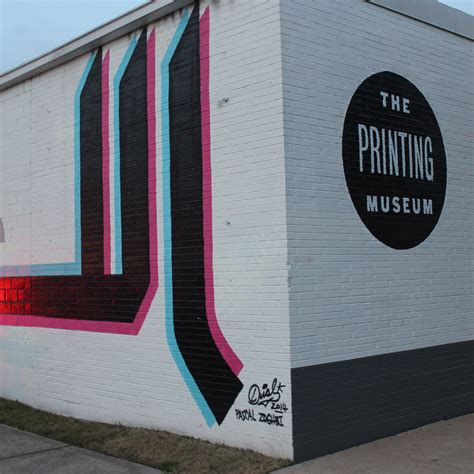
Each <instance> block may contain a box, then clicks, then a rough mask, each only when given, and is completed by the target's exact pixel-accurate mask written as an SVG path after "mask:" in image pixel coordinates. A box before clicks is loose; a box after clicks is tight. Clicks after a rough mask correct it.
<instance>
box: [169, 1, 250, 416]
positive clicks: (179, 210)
mask: <svg viewBox="0 0 474 474" xmlns="http://www.w3.org/2000/svg"><path fill="white" fill-rule="evenodd" d="M169 75H170V89H169V107H170V110H169V115H170V160H171V161H170V183H171V221H172V223H171V229H172V265H173V309H174V315H173V316H174V328H175V335H176V341H177V343H178V347H179V349H180V351H181V354H182V356H183V358H184V361H185V363H186V365H187V367H188V369H189V371H190V372H191V374H192V376H193V378H194V379H195V381H196V384H197V386H198V387H199V390H200V391H201V393H202V394H203V396H204V398H205V400H206V402H207V403H208V405H209V408H210V409H211V411H212V412H213V414H214V416H215V418H216V420H217V422H218V423H221V422H222V421H223V419H224V417H225V416H226V414H227V412H228V411H229V409H230V408H231V406H232V404H233V403H234V400H235V398H236V397H237V395H238V394H239V392H240V390H241V389H242V383H241V382H240V380H239V379H238V377H237V376H236V375H235V374H234V373H233V372H232V370H231V369H230V367H229V366H228V365H227V362H226V361H225V360H224V358H223V357H222V355H221V353H220V352H219V349H218V348H217V347H216V344H215V342H214V340H213V338H212V334H211V331H210V329H209V325H208V321H207V314H206V294H205V282H204V232H203V198H202V146H201V105H200V58H199V8H198V7H195V8H194V11H193V13H192V14H191V17H190V19H189V22H188V24H187V27H186V30H185V31H184V33H183V35H182V37H181V40H180V42H179V44H178V46H177V48H176V51H175V54H174V55H173V58H172V60H171V62H170V69H169Z"/></svg>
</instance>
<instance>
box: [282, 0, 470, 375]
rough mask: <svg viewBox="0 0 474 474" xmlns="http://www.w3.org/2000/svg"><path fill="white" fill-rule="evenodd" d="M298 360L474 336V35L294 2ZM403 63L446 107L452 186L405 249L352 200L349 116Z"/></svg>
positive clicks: (290, 2)
mask: <svg viewBox="0 0 474 474" xmlns="http://www.w3.org/2000/svg"><path fill="white" fill-rule="evenodd" d="M282 57H283V77H284V120H285V150H286V151H285V153H286V179H287V192H286V193H287V202H288V204H287V206H288V239H289V243H288V245H289V266H290V270H289V282H290V315H291V344H292V367H303V366H309V365H314V364H321V363H326V362H333V361H339V360H345V359H351V358H355V357H363V356H369V355H375V354H381V353H387V352H394V351H400V350H407V349H414V348H421V347H428V346H434V345H439V344H445V343H451V342H456V341H464V340H469V339H471V338H472V336H473V323H472V312H473V306H474V305H473V294H474V292H473V286H472V277H473V266H472V262H473V232H472V231H473V227H472V226H473V224H472V223H473V211H472V206H473V188H474V185H473V167H472V156H473V141H472V123H473V94H472V84H471V80H472V77H473V68H472V65H473V62H472V43H471V42H470V41H469V40H467V39H465V38H462V37H459V36H456V35H454V34H452V33H448V32H446V31H442V30H440V29H437V28H435V27H433V26H429V25H427V24H424V23H421V22H419V21H415V20H413V19H410V18H408V17H405V16H402V15H399V14H397V13H395V12H392V11H389V10H386V9H383V8H380V7H378V6H375V5H372V4H369V3H367V2H365V1H362V0H319V1H317V2H314V1H311V0H282ZM380 71H392V72H395V73H397V74H400V75H402V76H404V77H406V78H407V79H408V80H410V81H411V82H412V83H414V84H415V85H416V86H417V87H418V88H419V89H420V90H421V92H422V93H423V94H424V95H425V97H426V99H427V100H428V102H429V103H430V104H431V106H432V108H433V111H434V113H435V116H436V117H437V119H438V122H439V125H440V128H441V132H442V135H443V139H444V145H445V149H446V156H447V167H448V177H447V192H446V200H445V204H444V209H443V212H442V214H441V218H440V220H439V222H438V224H437V226H436V228H435V230H434V231H433V233H432V234H431V235H430V236H429V238H428V239H427V240H426V241H425V242H423V243H422V244H421V245H419V246H418V247H415V248H413V249H411V250H403V251H400V250H393V249H391V248H389V247H387V246H385V245H384V244H382V243H381V242H379V241H378V240H377V239H376V238H375V237H373V236H372V235H371V234H370V233H369V231H368V230H367V228H366V227H365V225H364V224H363V222H362V221H361V219H360V218H359V216H358V215H357V213H356V211H355V208H354V206H353V204H352V201H351V199H350V196H349V193H348V190H347V186H346V181H345V177H344V169H343V161H342V131H343V123H344V117H345V113H346V110H347V107H348V105H349V102H350V100H351V97H352V95H353V94H354V92H355V90H356V89H357V87H358V86H359V85H360V84H361V83H362V82H363V81H364V80H365V79H366V78H367V77H369V76H371V75H372V74H375V73H377V72H380Z"/></svg>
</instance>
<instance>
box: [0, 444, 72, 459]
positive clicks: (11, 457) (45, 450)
mask: <svg viewBox="0 0 474 474" xmlns="http://www.w3.org/2000/svg"><path fill="white" fill-rule="evenodd" d="M70 447H71V445H70V444H65V445H64V446H57V447H56V448H47V449H40V450H38V451H31V452H29V453H22V454H15V455H13V456H7V457H6V458H0V463H1V462H2V461H8V460H9V459H15V458H22V457H24V456H31V455H32V454H38V453H47V452H48V451H57V450H59V449H64V448H70Z"/></svg>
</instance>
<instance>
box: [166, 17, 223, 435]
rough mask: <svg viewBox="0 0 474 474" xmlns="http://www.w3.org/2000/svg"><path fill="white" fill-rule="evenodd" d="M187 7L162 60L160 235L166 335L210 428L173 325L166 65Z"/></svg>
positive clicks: (211, 421) (183, 25) (206, 409)
mask: <svg viewBox="0 0 474 474" xmlns="http://www.w3.org/2000/svg"><path fill="white" fill-rule="evenodd" d="M189 17H190V15H189V10H188V9H185V10H184V11H183V17H182V18H181V21H180V22H179V25H178V28H177V30H176V32H175V34H174V36H173V39H172V40H171V43H170V45H169V47H168V49H167V51H166V54H165V56H164V58H163V60H162V62H161V121H162V142H163V144H162V147H163V156H162V160H163V161H162V162H163V165H162V166H163V235H164V239H163V240H164V273H165V315H166V316H165V317H166V338H167V340H168V345H169V347H170V351H171V354H172V356H173V359H174V361H175V363H176V365H177V366H178V369H179V371H180V372H181V376H182V377H183V379H184V382H185V383H186V385H187V387H188V389H189V391H190V392H191V395H192V396H193V398H194V400H195V402H196V404H197V406H198V407H199V409H200V410H201V413H202V414H203V416H204V418H205V420H206V423H207V425H208V426H209V427H211V426H212V425H213V424H214V423H215V422H216V418H215V417H214V414H213V413H212V411H211V409H210V408H209V405H208V404H207V402H206V400H205V398H204V397H203V395H202V393H201V391H200V390H199V388H198V386H197V384H196V382H195V380H194V378H193V376H192V375H191V372H189V369H188V367H187V365H186V362H185V361H184V359H183V356H182V354H181V351H180V350H179V347H178V343H177V341H176V335H175V332H174V324H173V265H172V261H171V249H172V240H171V183H170V122H169V64H170V62H171V59H172V57H173V54H174V52H175V51H176V47H177V46H178V43H179V40H180V39H181V36H182V35H183V32H184V30H185V28H186V25H187V24H188V20H189Z"/></svg>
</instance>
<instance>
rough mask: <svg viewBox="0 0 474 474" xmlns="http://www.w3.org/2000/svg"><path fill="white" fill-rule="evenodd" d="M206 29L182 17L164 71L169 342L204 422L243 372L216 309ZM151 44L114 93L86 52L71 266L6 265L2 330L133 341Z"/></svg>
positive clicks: (135, 52)
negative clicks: (94, 333) (117, 337)
mask: <svg viewBox="0 0 474 474" xmlns="http://www.w3.org/2000/svg"><path fill="white" fill-rule="evenodd" d="M209 21H210V13H209V9H206V11H205V12H204V13H203V15H202V16H201V17H199V7H195V8H194V10H193V11H192V13H190V12H189V10H184V11H183V15H182V19H181V21H180V23H179V25H178V27H177V30H176V32H175V35H174V37H173V39H172V41H171V44H170V45H169V47H168V50H167V52H166V54H165V56H164V58H163V59H162V61H161V68H160V70H161V116H162V117H161V118H162V139H163V145H162V146H163V148H162V172H163V173H162V174H163V183H162V192H163V235H164V255H163V260H164V280H165V281H164V290H165V318H166V337H167V341H168V344H169V348H170V351H171V353H172V355H173V358H174V360H175V362H176V364H177V366H178V368H179V370H180V372H181V374H182V376H183V379H184V381H185V383H186V384H187V386H188V388H189V390H190V392H191V394H192V395H193V397H194V399H195V401H196V403H197V405H198V407H199V409H200V410H201V412H202V414H203V416H204V418H205V420H206V422H207V424H208V425H209V426H212V425H213V424H214V423H215V422H217V423H218V424H220V423H222V421H223V420H224V418H225V416H226V415H227V413H228V411H229V410H230V408H231V406H232V405H233V403H234V401H235V398H236V397H237V395H238V394H239V392H240V391H241V390H242V382H241V381H240V380H239V378H238V374H239V373H240V371H241V370H242V367H243V365H242V363H241V361H240V360H239V359H238V357H237V356H236V355H235V353H234V352H233V350H232V349H231V347H230V346H229V344H228V342H227V341H226V339H225V337H224V335H223V334H222V331H221V329H220V327H219V324H218V322H217V317H216V311H215V304H214V277H213V261H212V258H213V242H212V177H211V156H210V152H211V150H210V106H209ZM155 41H156V38H155V30H154V29H152V30H151V32H150V33H149V34H147V31H146V30H144V31H143V32H141V34H140V35H138V36H135V37H133V38H132V40H131V41H130V44H129V47H128V49H127V51H126V52H125V54H124V57H123V59H122V61H121V63H120V66H119V68H118V70H117V72H116V75H115V77H114V80H113V90H112V93H113V97H111V95H112V94H111V91H109V62H110V60H109V55H110V53H109V51H107V52H106V53H105V54H103V51H102V49H99V50H98V51H96V52H95V54H93V55H91V58H90V60H89V62H88V64H87V66H86V69H85V71H84V74H83V77H82V79H81V81H80V84H79V87H78V92H77V94H76V110H75V122H76V123H75V127H76V129H75V131H76V133H75V138H76V139H75V152H76V153H75V164H76V166H75V191H76V195H75V212H76V215H75V221H76V262H74V263H72V264H64V265H55V266H54V265H52V266H49V267H48V266H43V267H41V268H39V267H40V266H32V267H31V268H30V269H29V272H25V273H26V274H25V275H24V276H16V275H15V274H14V273H15V271H17V272H20V271H25V269H24V268H23V269H16V270H15V269H13V271H12V269H7V270H6V269H3V276H1V277H0V324H3V325H14V326H36V327H52V328H62V329H70V330H83V331H98V332H111V333H120V334H131V335H136V334H138V333H139V331H140V328H141V326H142V324H143V322H144V319H145V317H146V315H147V313H148V311H149V308H150V305H151V303H152V301H153V298H154V297H155V294H156V291H157V288H158V250H157V249H158V242H157V220H156V187H157V183H156V161H157V160H156V158H157V156H156V140H155V137H156V97H155ZM111 100H113V111H114V114H113V125H114V145H115V146H114V153H113V156H111V147H110V137H109V122H110V117H109V103H110V101H111ZM111 166H113V169H112V168H111ZM111 172H112V175H113V177H114V179H113V180H114V183H113V185H111V183H110V176H111ZM112 208H113V212H112ZM46 267H48V268H46ZM42 270H43V271H44V274H42V273H41V271H42ZM12 273H13V274H12Z"/></svg>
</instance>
